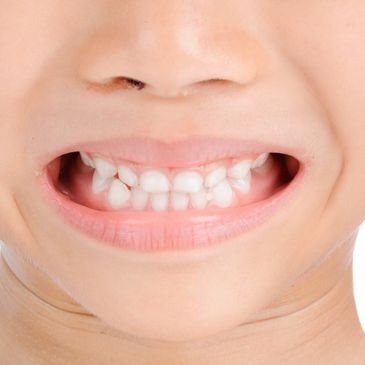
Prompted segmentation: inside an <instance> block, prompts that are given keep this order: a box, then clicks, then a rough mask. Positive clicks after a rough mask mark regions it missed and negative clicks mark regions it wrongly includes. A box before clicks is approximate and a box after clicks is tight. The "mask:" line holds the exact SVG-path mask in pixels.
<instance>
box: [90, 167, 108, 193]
mask: <svg viewBox="0 0 365 365" xmlns="http://www.w3.org/2000/svg"><path fill="white" fill-rule="evenodd" d="M111 181H112V179H111V178H110V177H109V178H105V177H103V176H100V175H99V173H98V171H97V170H95V171H94V174H93V179H92V184H91V189H92V191H93V193H94V194H98V193H101V192H102V191H103V190H105V189H106V188H108V187H109V186H110V184H111Z"/></svg>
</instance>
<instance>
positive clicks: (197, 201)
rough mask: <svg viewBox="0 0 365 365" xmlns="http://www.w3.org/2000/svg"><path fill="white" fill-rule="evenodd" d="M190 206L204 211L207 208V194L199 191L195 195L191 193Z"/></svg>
mask: <svg viewBox="0 0 365 365" xmlns="http://www.w3.org/2000/svg"><path fill="white" fill-rule="evenodd" d="M190 199H191V205H192V206H193V208H195V209H204V208H205V207H206V206H207V203H208V201H207V193H206V191H205V190H204V189H203V190H200V191H198V192H197V193H193V194H191V195H190Z"/></svg>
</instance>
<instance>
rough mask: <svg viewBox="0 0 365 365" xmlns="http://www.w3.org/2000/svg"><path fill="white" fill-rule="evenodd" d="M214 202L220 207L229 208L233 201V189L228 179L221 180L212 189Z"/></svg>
mask: <svg viewBox="0 0 365 365" xmlns="http://www.w3.org/2000/svg"><path fill="white" fill-rule="evenodd" d="M210 193H211V195H212V202H213V203H214V204H216V205H217V206H218V207H220V208H227V207H229V206H230V205H231V204H232V201H233V190H232V187H231V185H230V184H229V182H228V181H227V180H223V181H221V182H220V183H219V184H218V185H216V186H214V187H213V188H212V189H210Z"/></svg>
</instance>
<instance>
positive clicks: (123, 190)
mask: <svg viewBox="0 0 365 365" xmlns="http://www.w3.org/2000/svg"><path fill="white" fill-rule="evenodd" d="M130 195H131V192H130V191H129V190H128V188H127V186H126V185H124V184H123V183H122V182H121V181H120V180H119V179H114V180H113V182H112V183H111V186H110V189H109V191H108V202H109V204H110V206H111V207H112V208H114V209H119V208H122V207H123V206H125V205H126V203H128V201H129V198H130Z"/></svg>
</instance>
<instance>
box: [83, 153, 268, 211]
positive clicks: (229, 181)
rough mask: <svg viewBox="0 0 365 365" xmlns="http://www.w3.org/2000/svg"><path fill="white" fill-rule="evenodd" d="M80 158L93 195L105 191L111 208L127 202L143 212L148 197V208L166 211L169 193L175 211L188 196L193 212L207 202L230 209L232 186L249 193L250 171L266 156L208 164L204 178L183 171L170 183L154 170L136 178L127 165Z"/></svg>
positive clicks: (93, 157) (266, 155) (184, 207)
mask: <svg viewBox="0 0 365 365" xmlns="http://www.w3.org/2000/svg"><path fill="white" fill-rule="evenodd" d="M80 156H81V159H82V161H83V163H84V164H85V165H87V166H89V167H92V168H94V169H95V172H94V174H93V181H92V190H93V192H94V193H99V192H101V191H103V190H105V189H107V188H108V189H109V190H108V202H109V204H110V205H111V206H112V207H113V208H114V209H119V208H121V207H123V206H125V205H126V204H127V203H128V202H129V201H131V204H132V206H133V208H135V209H144V208H145V206H146V204H147V200H148V195H151V205H152V208H153V209H154V210H166V206H167V204H168V194H167V193H170V194H171V204H172V206H173V207H174V208H175V209H186V207H187V205H188V203H189V197H190V200H191V204H192V206H193V207H194V208H197V209H203V208H205V206H206V204H207V201H212V202H213V203H214V204H215V205H217V206H219V207H228V206H230V205H231V204H232V200H233V195H234V194H233V191H232V187H233V188H235V189H236V190H238V191H239V192H241V193H247V192H249V191H250V187H251V185H250V181H251V169H254V168H258V167H261V166H262V165H263V164H265V162H266V160H267V159H268V157H269V153H263V154H261V155H260V156H258V157H257V158H256V159H255V160H250V159H242V160H240V161H238V162H237V163H235V164H234V165H233V166H230V167H229V168H226V167H225V166H215V167H213V168H212V167H211V166H212V165H210V166H208V167H207V170H208V172H207V173H206V174H205V176H204V177H203V176H202V174H201V173H199V172H198V171H194V170H183V171H180V172H178V173H177V174H176V175H175V176H174V178H173V179H172V181H170V180H169V178H168V177H167V176H166V175H165V174H164V173H163V172H162V171H159V170H157V169H152V168H149V169H146V170H145V171H143V172H142V173H141V174H140V176H139V177H138V176H137V174H136V173H135V172H134V171H133V170H132V169H131V168H130V167H128V166H125V165H119V166H118V165H116V164H114V163H113V162H111V161H108V160H107V159H105V158H102V157H100V156H95V155H94V156H92V155H89V154H87V153H84V152H80ZM213 166H214V164H213ZM116 175H117V176H118V178H116V177H115V176H116ZM128 186H129V187H131V190H130V189H128Z"/></svg>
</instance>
